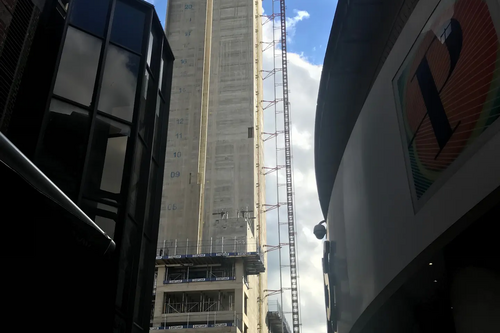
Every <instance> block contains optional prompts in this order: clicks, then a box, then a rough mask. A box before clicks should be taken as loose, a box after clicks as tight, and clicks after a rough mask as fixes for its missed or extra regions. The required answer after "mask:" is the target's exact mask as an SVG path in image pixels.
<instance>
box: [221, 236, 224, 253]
mask: <svg viewBox="0 0 500 333" xmlns="http://www.w3.org/2000/svg"><path fill="white" fill-rule="evenodd" d="M221 252H224V237H222V240H221Z"/></svg>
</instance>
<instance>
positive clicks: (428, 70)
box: [393, 0, 500, 206]
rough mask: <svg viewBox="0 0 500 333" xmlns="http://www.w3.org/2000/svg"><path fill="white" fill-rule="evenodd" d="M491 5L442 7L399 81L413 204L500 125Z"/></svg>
mask: <svg viewBox="0 0 500 333" xmlns="http://www.w3.org/2000/svg"><path fill="white" fill-rule="evenodd" d="M489 2H490V1H489V0H488V1H483V0H457V1H453V0H451V1H450V0H443V1H441V3H440V4H439V6H438V7H437V9H436V10H435V11H434V13H433V14H432V16H431V17H430V19H429V21H428V22H427V24H426V26H425V27H424V29H423V30H422V32H421V33H420V35H419V37H418V39H417V41H416V42H415V44H414V46H413V47H412V49H411V50H410V53H409V55H408V57H407V59H406V61H405V62H404V63H403V65H402V66H401V68H400V70H399V72H398V74H397V75H396V77H395V78H394V81H393V85H394V91H395V95H396V101H397V104H398V105H397V106H398V110H399V112H400V117H399V118H400V124H401V132H402V134H403V136H404V138H403V139H404V140H403V142H404V143H405V147H406V151H407V161H408V170H409V176H410V179H411V183H412V187H413V192H414V193H413V197H414V202H417V203H418V202H419V201H421V200H422V199H423V198H428V197H429V196H431V195H432V194H433V193H434V192H435V190H437V187H439V184H442V183H443V182H444V181H445V180H446V179H447V178H448V177H449V176H451V172H452V170H451V168H450V166H452V165H453V163H454V162H457V159H458V158H459V157H460V156H462V155H463V156H465V154H463V153H464V152H465V151H467V149H477V148H478V147H477V144H476V145H473V143H474V142H476V143H478V142H480V141H478V140H477V139H478V138H479V137H481V136H482V135H483V134H484V132H485V131H486V130H487V129H488V128H490V127H492V125H493V124H496V125H498V121H497V119H498V117H499V116H500V43H499V35H500V23H495V22H500V12H499V11H500V10H499V6H498V5H497V4H496V3H495V2H494V1H491V3H490V4H489ZM471 146H473V147H474V148H471ZM447 171H448V172H447ZM438 179H439V182H438V183H439V184H436V182H437V181H438ZM423 201H425V200H423ZM416 206H420V205H416Z"/></svg>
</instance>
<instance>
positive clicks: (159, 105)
mask: <svg viewBox="0 0 500 333" xmlns="http://www.w3.org/2000/svg"><path fill="white" fill-rule="evenodd" d="M163 104H164V103H163V101H162V99H161V97H160V95H159V94H158V96H157V98H156V112H155V125H154V136H153V155H154V157H155V158H157V159H158V158H159V144H160V141H159V139H160V138H159V137H158V136H159V135H160V129H161V128H160V126H161V124H160V110H161V108H162V106H163Z"/></svg>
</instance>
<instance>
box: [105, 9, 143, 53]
mask: <svg viewBox="0 0 500 333" xmlns="http://www.w3.org/2000/svg"><path fill="white" fill-rule="evenodd" d="M144 21H145V14H144V13H143V12H141V11H140V10H138V9H137V8H134V7H132V6H130V5H127V4H125V3H123V2H121V1H118V2H117V3H116V8H115V15H114V18H113V27H112V29H111V41H112V42H115V43H117V44H120V45H122V46H125V47H126V48H129V49H131V50H132V51H135V52H137V53H141V48H142V36H143V32H144Z"/></svg>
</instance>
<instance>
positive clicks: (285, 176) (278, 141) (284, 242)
mask: <svg viewBox="0 0 500 333" xmlns="http://www.w3.org/2000/svg"><path fill="white" fill-rule="evenodd" d="M271 2H272V5H271V7H272V10H271V14H270V15H263V16H264V17H265V18H266V19H265V20H263V25H265V24H271V25H272V41H263V42H262V49H263V51H264V52H265V51H266V50H272V59H273V61H272V65H273V67H272V68H266V69H264V70H263V71H262V73H261V76H262V79H263V80H271V81H272V83H273V96H272V97H271V98H267V99H266V98H265V99H264V100H262V107H263V109H264V110H266V109H271V108H272V109H273V110H274V131H267V132H263V133H262V139H263V141H265V142H266V141H269V140H271V139H274V140H273V141H274V145H275V150H276V155H275V165H274V166H264V167H263V168H262V173H263V174H264V175H273V176H275V178H276V202H275V203H269V204H265V205H263V210H264V212H268V211H271V210H275V211H276V220H277V223H278V226H277V229H278V243H277V244H267V245H265V247H266V249H267V251H268V252H269V251H273V250H277V251H278V262H279V267H280V273H279V288H278V289H274V290H271V289H269V290H267V295H266V297H269V296H274V295H278V297H279V298H280V303H281V304H282V305H285V304H286V303H284V302H283V293H284V291H285V290H290V303H291V310H290V311H283V309H282V307H281V306H280V307H279V312H280V313H279V318H280V320H281V330H280V331H279V332H281V333H285V332H286V331H288V332H291V331H290V330H289V328H287V324H286V319H285V315H287V314H291V318H292V327H293V332H294V333H298V332H300V327H301V326H300V325H301V323H300V322H301V320H300V310H299V284H298V277H299V274H298V262H297V257H298V250H297V246H296V231H295V216H294V215H295V211H294V187H293V176H292V174H293V172H292V170H293V169H292V147H291V112H290V102H289V96H288V95H289V90H288V69H287V65H288V59H287V33H286V6H285V0H271ZM276 4H279V10H276ZM276 35H278V38H277V37H276ZM283 180H284V182H283ZM282 191H283V192H284V193H281V192H282ZM285 196H286V200H284V197H285ZM281 208H286V211H283V212H281ZM284 215H286V221H285V220H284ZM285 228H286V229H285ZM283 229H284V230H283ZM284 234H287V235H288V237H287V238H285V239H282V237H283V238H284V237H286V236H285V235H284ZM285 246H288V253H287V255H286V256H285V255H284V253H282V251H281V250H282V248H283V247H285ZM288 269H289V273H290V286H289V287H288V286H287V287H284V286H283V273H284V270H288ZM275 331H276V327H275Z"/></svg>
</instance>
